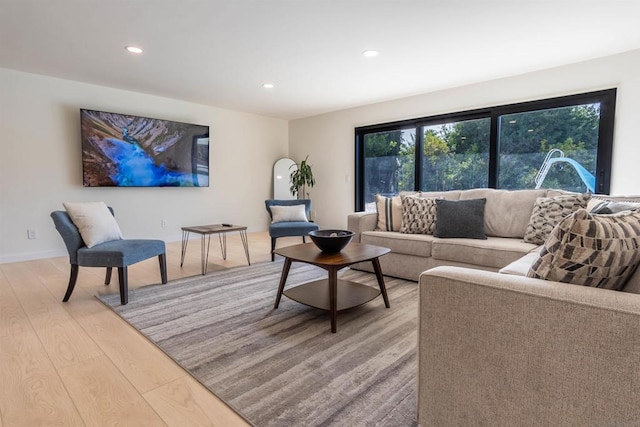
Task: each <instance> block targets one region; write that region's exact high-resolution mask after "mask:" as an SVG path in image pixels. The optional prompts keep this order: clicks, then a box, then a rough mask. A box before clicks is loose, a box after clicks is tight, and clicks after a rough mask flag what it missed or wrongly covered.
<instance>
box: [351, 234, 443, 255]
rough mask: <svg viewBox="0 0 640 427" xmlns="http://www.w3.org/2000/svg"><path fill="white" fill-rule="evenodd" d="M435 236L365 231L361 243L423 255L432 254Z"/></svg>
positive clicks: (402, 252)
mask: <svg viewBox="0 0 640 427" xmlns="http://www.w3.org/2000/svg"><path fill="white" fill-rule="evenodd" d="M433 240H434V237H433V236H431V235H428V234H402V233H396V232H393V231H363V232H362V234H361V235H360V243H364V244H368V245H376V246H383V247H385V248H389V249H391V252H394V253H397V254H405V255H415V256H421V257H430V256H431V245H432V243H433Z"/></svg>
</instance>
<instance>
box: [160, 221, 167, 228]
mask: <svg viewBox="0 0 640 427" xmlns="http://www.w3.org/2000/svg"><path fill="white" fill-rule="evenodd" d="M160 227H162V228H167V220H166V219H161V220H160Z"/></svg>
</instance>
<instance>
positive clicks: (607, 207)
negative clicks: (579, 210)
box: [587, 197, 640, 214]
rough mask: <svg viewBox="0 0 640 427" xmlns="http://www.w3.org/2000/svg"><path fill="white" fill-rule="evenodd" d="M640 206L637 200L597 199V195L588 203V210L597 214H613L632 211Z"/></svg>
mask: <svg viewBox="0 0 640 427" xmlns="http://www.w3.org/2000/svg"><path fill="white" fill-rule="evenodd" d="M639 208H640V203H637V202H618V201H612V200H602V199H596V198H595V197H594V198H592V199H591V200H589V203H587V210H588V211H589V212H590V213H595V214H612V213H618V212H622V211H632V210H636V209H639Z"/></svg>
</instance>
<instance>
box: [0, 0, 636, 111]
mask: <svg viewBox="0 0 640 427" xmlns="http://www.w3.org/2000/svg"><path fill="white" fill-rule="evenodd" d="M638 18H640V0H529V1H520V0H48V1H45V0H0V67H3V68H10V69H16V70H21V71H26V72H31V73H37V74H44V75H49V76H54V77H60V78H65V79H70V80H76V81H81V82H87V83H93V84H98V85H102V86H108V87H113V88H120V89H126V90H131V91H136V92H143V93H148V94H154V95H160V96H165V97H169V98H175V99H182V100H186V101H191V102H196V103H201V104H206V105H212V106H216V107H222V108H228V109H233V110H239V111H245V112H250V113H257V114H261V115H266V116H271V117H278V118H283V119H295V118H300V117H306V116H311V115H316V114H321V113H325V112H329V111H335V110H340V109H344V108H349V107H354V106H358V105H364V104H369V103H374V102H379V101H385V100H390V99H395V98H401V97H405V96H410V95H415V94H420V93H426V92H430V91H435V90H439V89H444V88H449V87H455V86H460V85H464V84H469V83H474V82H479V81H485V80H490V79H495V78H500V77H506V76H510V75H516V74H521V73H525V72H529V71H535V70H539V69H544V68H550V67H554V66H558V65H563V64H568V63H573V62H578V61H582V60H587V59H591V58H596V57H601V56H606V55H609V54H614V53H618V52H623V51H628V50H633V49H638V48H640V25H638ZM125 45H137V46H140V47H141V48H143V49H144V52H143V53H142V54H140V55H132V54H130V53H128V52H126V51H125V50H124V46H125ZM367 49H375V50H377V51H379V52H380V54H379V55H378V56H377V57H375V58H367V57H364V56H363V55H362V52H363V51H364V50H367ZM267 82H269V83H273V84H274V85H275V87H274V88H273V89H264V88H263V87H262V84H263V83H267Z"/></svg>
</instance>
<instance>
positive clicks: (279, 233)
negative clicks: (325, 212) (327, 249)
mask: <svg viewBox="0 0 640 427" xmlns="http://www.w3.org/2000/svg"><path fill="white" fill-rule="evenodd" d="M264 204H265V207H266V208H267V212H269V217H270V218H271V220H272V221H273V213H272V212H271V206H295V205H304V207H305V213H306V215H307V218H309V214H310V212H311V200H309V199H302V200H265V201H264ZM318 228H320V227H318V226H317V225H316V224H314V223H313V222H306V221H287V222H276V223H271V224H270V225H269V236H270V237H271V261H273V260H274V259H275V255H274V253H273V251H274V250H275V248H276V239H277V238H278V237H291V236H302V241H303V242H306V240H305V236H306V235H307V234H309V232H310V231H314V230H317V229H318Z"/></svg>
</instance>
